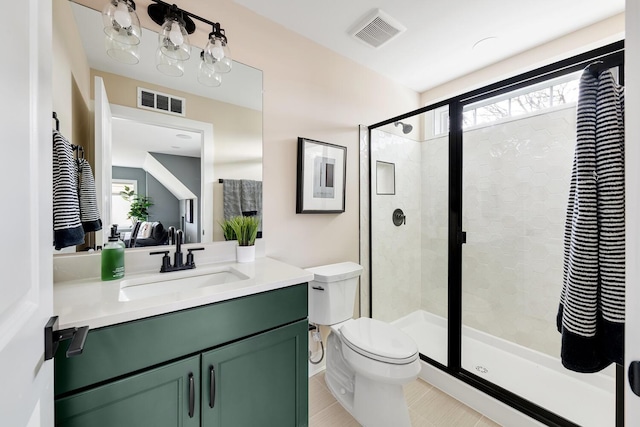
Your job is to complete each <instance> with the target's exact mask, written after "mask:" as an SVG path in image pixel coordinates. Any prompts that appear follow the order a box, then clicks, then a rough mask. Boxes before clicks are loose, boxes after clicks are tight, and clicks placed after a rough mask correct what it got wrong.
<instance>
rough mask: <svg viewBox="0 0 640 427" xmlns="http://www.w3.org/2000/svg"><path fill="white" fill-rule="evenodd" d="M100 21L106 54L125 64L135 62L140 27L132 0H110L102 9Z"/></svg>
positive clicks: (137, 60) (138, 56)
mask: <svg viewBox="0 0 640 427" xmlns="http://www.w3.org/2000/svg"><path fill="white" fill-rule="evenodd" d="M102 23H103V30H104V34H105V49H106V51H107V54H108V55H109V56H110V57H112V58H113V59H115V60H117V61H120V62H124V63H125V64H137V63H138V62H139V61H140V54H139V52H138V45H139V44H140V38H141V37H142V29H141V27H140V20H139V19H138V15H137V14H136V4H135V3H134V2H133V0H110V1H109V2H108V3H107V4H106V5H105V7H104V9H103V10H102Z"/></svg>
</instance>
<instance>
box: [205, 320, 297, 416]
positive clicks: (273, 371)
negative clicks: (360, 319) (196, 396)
mask: <svg viewBox="0 0 640 427" xmlns="http://www.w3.org/2000/svg"><path fill="white" fill-rule="evenodd" d="M308 330H309V329H308V324H307V322H306V321H305V322H298V323H295V324H292V325H289V326H285V327H283V328H280V329H277V330H274V331H270V332H267V333H264V334H261V335H258V336H255V337H252V338H249V339H246V340H243V341H240V342H237V343H235V344H230V345H227V346H225V347H222V348H219V349H215V350H211V351H209V352H207V353H203V354H202V370H201V372H202V375H203V377H202V384H203V386H202V402H201V407H202V426H203V427H256V426H264V427H268V426H274V427H287V426H291V427H294V426H306V425H307V418H308V413H307V400H308V378H307V357H306V353H307V350H306V349H307V340H306V337H307V334H308Z"/></svg>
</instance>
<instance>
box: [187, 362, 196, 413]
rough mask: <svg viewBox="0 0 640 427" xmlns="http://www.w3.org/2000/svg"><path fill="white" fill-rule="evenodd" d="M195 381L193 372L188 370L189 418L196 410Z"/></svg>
mask: <svg viewBox="0 0 640 427" xmlns="http://www.w3.org/2000/svg"><path fill="white" fill-rule="evenodd" d="M195 383H196V381H195V380H194V379H193V374H192V373H191V372H189V418H193V415H194V413H195V410H196V384H195Z"/></svg>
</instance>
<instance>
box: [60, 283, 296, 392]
mask: <svg viewBox="0 0 640 427" xmlns="http://www.w3.org/2000/svg"><path fill="white" fill-rule="evenodd" d="M306 317H307V284H300V285H295V286H290V287H286V288H282V289H277V290H273V291H269V292H264V293H260V294H255V295H250V296H246V297H242V298H237V299H233V300H228V301H223V302H219V303H215V304H211V305H206V306H201V307H195V308H191V309H188V310H182V311H177V312H172V313H167V314H164V315H159V316H155V317H150V318H145V319H140V320H135V321H132V322H127V323H123V324H118V325H113V326H108V327H104V328H99V329H94V330H90V331H89V334H88V336H87V340H86V342H85V346H84V352H83V354H82V355H80V356H77V357H73V358H66V357H65V352H66V350H67V347H68V344H66V343H63V344H61V345H60V348H59V349H58V352H57V354H56V357H55V395H56V396H60V395H63V394H66V393H69V392H71V391H74V390H77V389H79V388H83V387H88V386H91V385H94V384H97V383H101V382H104V381H108V380H110V379H112V378H116V377H119V376H122V375H125V374H130V373H132V372H136V371H139V370H142V369H145V368H149V367H151V366H155V365H159V364H162V363H165V362H168V361H171V360H174V359H177V358H181V357H184V356H187V355H190V354H195V353H199V352H201V351H202V350H206V349H211V348H215V347H217V346H220V345H223V344H226V343H229V342H232V341H235V340H239V339H242V338H245V337H248V336H251V335H254V334H257V333H260V332H263V331H266V330H269V329H272V328H275V327H278V326H281V325H285V324H287V323H291V322H294V321H297V320H300V319H305V318H306Z"/></svg>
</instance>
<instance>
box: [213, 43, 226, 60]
mask: <svg viewBox="0 0 640 427" xmlns="http://www.w3.org/2000/svg"><path fill="white" fill-rule="evenodd" d="M210 52H211V56H213V57H214V58H216V59H217V60H218V61H220V60H221V59H222V58H224V49H223V47H222V42H221V41H220V39H216V40H215V41H214V42H213V46H212V47H211V49H210Z"/></svg>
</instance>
